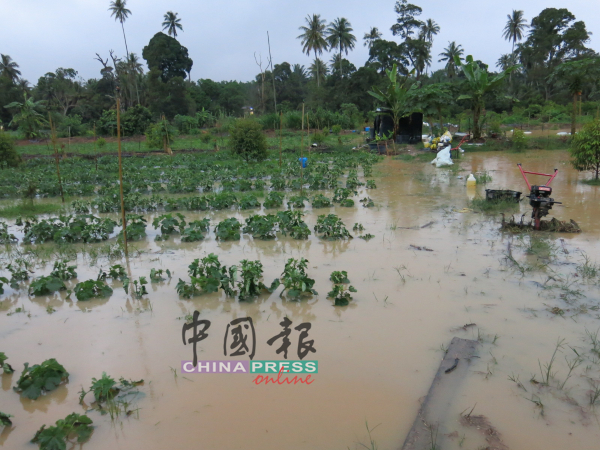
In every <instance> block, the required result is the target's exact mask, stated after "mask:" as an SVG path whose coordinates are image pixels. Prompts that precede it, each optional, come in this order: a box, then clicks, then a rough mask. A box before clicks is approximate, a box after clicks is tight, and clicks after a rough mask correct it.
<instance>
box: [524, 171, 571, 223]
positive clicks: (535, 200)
mask: <svg viewBox="0 0 600 450" xmlns="http://www.w3.org/2000/svg"><path fill="white" fill-rule="evenodd" d="M517 166H519V170H520V171H521V175H523V179H524V180H525V183H526V184H527V187H528V188H529V204H530V205H531V207H532V208H533V212H532V213H531V218H532V219H533V220H534V224H535V229H536V230H539V229H540V225H541V218H542V217H544V216H547V215H548V212H549V211H550V210H551V209H552V206H554V204H555V203H557V204H559V205H560V204H561V202H557V201H554V199H553V198H551V197H550V195H551V194H552V188H551V187H550V183H552V180H554V178H555V177H556V175H558V169H554V173H552V174H548V173H539V172H528V171H526V170H523V167H522V166H521V164H520V163H519V164H517ZM526 174H530V175H540V176H543V177H550V178H549V179H548V181H547V182H546V184H544V185H541V186H535V185H534V186H532V185H531V184H529V181H528V180H527V175H526Z"/></svg>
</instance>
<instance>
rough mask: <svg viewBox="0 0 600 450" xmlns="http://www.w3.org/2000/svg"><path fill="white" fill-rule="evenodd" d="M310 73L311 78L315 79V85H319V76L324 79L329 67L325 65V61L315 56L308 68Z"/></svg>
mask: <svg viewBox="0 0 600 450" xmlns="http://www.w3.org/2000/svg"><path fill="white" fill-rule="evenodd" d="M308 70H309V72H310V74H311V75H312V77H313V78H316V80H317V86H318V85H319V82H320V80H319V78H321V79H322V80H323V81H325V77H326V76H327V74H329V67H327V63H326V62H325V61H322V60H321V59H319V58H315V61H314V62H313V63H312V64H311V65H310V67H309V68H308Z"/></svg>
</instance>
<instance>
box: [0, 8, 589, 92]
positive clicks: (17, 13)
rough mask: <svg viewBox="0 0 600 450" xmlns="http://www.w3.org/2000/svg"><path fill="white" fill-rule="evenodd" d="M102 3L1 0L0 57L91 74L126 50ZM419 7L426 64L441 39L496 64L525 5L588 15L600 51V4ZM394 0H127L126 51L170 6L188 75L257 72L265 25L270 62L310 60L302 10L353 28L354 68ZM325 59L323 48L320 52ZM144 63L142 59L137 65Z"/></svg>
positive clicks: (24, 65) (385, 27) (30, 66)
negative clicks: (506, 33)
mask: <svg viewBox="0 0 600 450" xmlns="http://www.w3.org/2000/svg"><path fill="white" fill-rule="evenodd" d="M109 3H110V1H109V0H60V1H57V0H55V1H47V0H0V11H1V13H2V19H3V20H2V26H1V27H0V53H4V54H8V55H10V56H11V57H12V58H13V60H15V61H16V62H17V63H18V64H19V65H20V68H21V71H22V73H23V77H24V78H26V79H27V80H29V81H30V82H31V83H32V84H35V83H36V82H37V80H38V78H39V77H40V76H42V75H44V74H45V73H46V72H49V71H54V70H56V69H57V68H58V67H64V68H73V69H75V70H77V71H78V72H79V75H80V76H81V77H83V78H85V79H87V78H92V77H94V78H98V77H99V76H100V68H101V65H100V63H99V62H98V61H95V60H94V58H95V54H96V52H98V53H100V54H101V55H102V56H103V57H104V58H107V57H108V51H109V50H111V49H112V50H114V51H115V52H116V54H117V55H119V56H124V55H125V45H124V43H123V35H122V32H121V26H120V24H119V23H118V22H115V20H114V18H112V17H110V13H109V12H108V7H109ZM413 3H415V4H417V5H419V6H421V7H422V8H423V15H422V16H421V19H422V20H425V19H428V18H432V19H434V20H435V21H436V22H437V23H438V25H439V26H440V27H441V31H440V33H439V34H438V35H437V36H436V37H435V40H434V43H433V60H434V64H433V69H437V68H440V67H442V63H438V62H437V60H438V59H439V58H438V56H437V55H438V54H439V53H440V52H441V51H442V50H443V48H444V47H445V46H447V44H448V41H456V42H457V43H459V44H461V45H462V46H463V47H464V49H465V53H466V54H472V55H473V56H474V57H475V58H476V59H481V60H482V61H484V62H485V63H487V64H489V65H490V67H494V66H495V63H496V61H497V59H498V57H499V56H500V55H501V54H502V53H507V52H510V50H511V45H510V44H509V43H508V42H506V41H505V40H503V39H502V29H503V27H504V25H505V23H506V15H507V14H509V13H510V12H511V11H512V10H513V9H523V10H524V11H525V17H526V18H527V20H528V21H531V18H532V17H535V16H536V15H538V14H539V13H540V11H542V10H543V9H544V8H549V7H554V8H564V7H566V8H567V9H568V10H569V11H571V12H572V13H573V14H574V15H575V16H576V18H577V20H583V21H585V23H586V25H587V28H588V30H589V31H591V32H592V33H593V36H592V39H591V42H590V43H589V44H588V45H589V46H590V47H591V48H593V49H595V50H596V51H600V21H599V20H598V17H599V13H600V1H599V0H569V1H565V0H563V1H554V0H527V1H524V0H504V1H492V0H483V1H482V0H453V1H441V0H414V1H413ZM394 4H395V0H375V1H373V2H368V1H362V0H361V1H357V0H343V1H342V0H327V1H323V0H321V1H316V0H302V1H298V0H229V1H226V2H224V1H212V2H206V1H190V0H168V1H167V0H128V1H127V7H128V9H130V10H131V12H132V14H131V16H130V17H129V18H128V20H127V21H126V22H125V33H126V34H127V43H128V45H129V50H130V51H131V52H135V53H137V54H138V55H139V56H140V59H141V54H142V49H143V47H144V46H145V45H147V43H148V41H149V40H150V38H151V37H152V36H153V35H154V34H155V33H157V32H158V31H161V28H162V27H161V23H162V19H163V15H164V13H165V12H167V11H174V12H177V13H179V17H180V18H181V19H182V25H183V29H184V31H183V32H182V33H180V34H179V35H178V39H179V41H180V42H181V44H182V45H184V46H186V47H187V48H188V50H189V54H190V56H191V58H192V59H193V60H194V66H193V68H192V79H194V80H198V79H200V78H211V79H213V80H216V81H220V80H240V81H249V80H251V79H253V78H254V77H255V75H256V74H257V73H258V67H257V66H256V64H255V62H254V56H253V55H254V52H257V54H262V60H263V62H265V63H266V60H267V58H268V47H267V30H268V31H269V33H270V36H271V52H272V55H273V61H274V63H275V64H278V63H280V62H283V61H287V62H289V63H290V64H294V63H300V64H303V65H306V66H308V65H310V62H311V60H312V58H313V57H312V56H311V57H310V58H309V57H307V56H306V55H303V54H302V48H301V45H300V40H298V39H296V37H297V36H298V35H299V34H300V31H299V30H298V27H299V26H301V25H304V19H305V17H306V16H307V14H313V13H316V14H321V17H322V18H323V19H326V20H327V22H328V23H329V22H330V21H332V20H334V19H335V18H337V17H345V18H347V19H348V20H349V21H350V22H351V24H352V27H353V28H354V34H355V36H356V37H357V40H358V42H357V47H356V49H355V50H354V51H352V52H351V53H350V55H349V56H348V59H349V60H350V61H351V62H352V63H354V64H355V65H356V66H357V67H359V66H362V65H363V64H364V62H365V61H366V59H367V58H368V51H367V49H366V47H364V46H363V40H362V37H363V35H364V33H365V32H367V31H368V30H369V29H370V27H372V26H376V27H378V28H379V30H380V31H381V32H382V33H383V38H384V39H390V40H397V39H396V38H395V37H394V36H392V33H391V31H390V27H391V25H392V24H394V23H395V18H396V14H395V13H394ZM324 57H325V59H326V60H327V61H329V59H330V58H331V55H330V54H326V55H324ZM142 62H143V61H142Z"/></svg>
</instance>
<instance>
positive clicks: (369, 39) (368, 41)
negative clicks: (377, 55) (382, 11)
mask: <svg viewBox="0 0 600 450" xmlns="http://www.w3.org/2000/svg"><path fill="white" fill-rule="evenodd" d="M379 39H381V32H380V31H379V29H378V28H377V27H371V29H370V30H369V32H368V33H365V35H364V36H363V40H364V41H365V44H364V45H365V47H368V48H369V50H371V47H373V43H374V42H375V41H377V40H379Z"/></svg>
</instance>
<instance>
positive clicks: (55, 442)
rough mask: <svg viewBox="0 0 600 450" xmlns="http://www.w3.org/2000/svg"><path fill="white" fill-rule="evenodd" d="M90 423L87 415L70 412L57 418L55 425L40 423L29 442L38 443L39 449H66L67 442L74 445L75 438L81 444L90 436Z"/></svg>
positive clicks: (90, 420)
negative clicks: (49, 425)
mask: <svg viewBox="0 0 600 450" xmlns="http://www.w3.org/2000/svg"><path fill="white" fill-rule="evenodd" d="M92 423H93V422H92V419H90V418H89V417H88V416H86V415H84V414H77V413H72V414H69V415H68V416H67V417H65V418H64V419H60V420H57V421H56V425H55V426H52V427H48V428H46V425H42V427H41V428H40V429H39V430H38V431H37V432H36V433H35V436H34V437H33V439H32V440H31V442H33V443H34V444H36V443H37V444H39V446H40V450H66V448H67V444H68V443H70V444H72V446H73V447H74V443H72V440H73V439H75V438H77V442H78V443H79V444H81V443H83V442H86V441H87V440H88V439H89V438H90V436H91V435H92V432H93V431H94V428H93V427H92V426H91V425H92Z"/></svg>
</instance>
